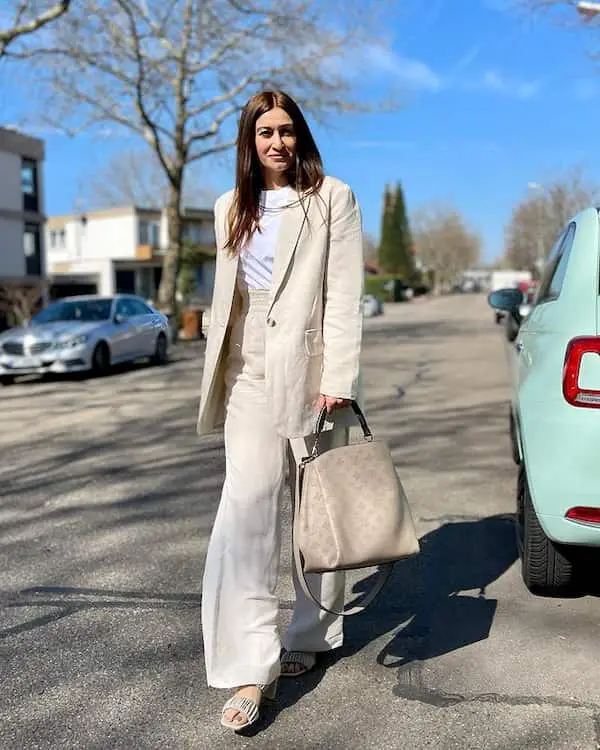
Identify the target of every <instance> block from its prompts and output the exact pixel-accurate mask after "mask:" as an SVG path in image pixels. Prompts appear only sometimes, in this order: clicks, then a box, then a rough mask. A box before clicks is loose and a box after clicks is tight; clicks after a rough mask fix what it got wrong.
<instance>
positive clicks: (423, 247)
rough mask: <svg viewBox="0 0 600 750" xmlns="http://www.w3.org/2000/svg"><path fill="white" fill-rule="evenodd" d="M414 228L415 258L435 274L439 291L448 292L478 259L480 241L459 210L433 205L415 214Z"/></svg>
mask: <svg viewBox="0 0 600 750" xmlns="http://www.w3.org/2000/svg"><path fill="white" fill-rule="evenodd" d="M411 226H412V227H413V237H414V245H415V251H416V256H417V258H418V259H419V261H420V263H421V264H422V266H423V267H425V268H426V269H429V270H431V271H433V274H434V277H435V286H436V290H437V291H449V290H450V289H451V288H452V286H453V285H454V284H455V283H456V282H457V281H458V278H459V276H460V274H461V273H462V272H463V271H466V270H467V268H470V267H472V266H473V265H475V264H476V263H477V262H478V260H479V255H480V249H481V239H480V237H479V236H478V235H477V234H476V233H475V232H474V231H473V230H471V229H470V228H469V227H468V225H467V222H466V221H465V219H464V218H463V217H462V216H461V214H460V213H459V212H458V210H457V209H456V208H454V207H453V206H449V205H443V204H433V205H430V206H426V207H424V208H421V209H419V210H418V211H416V212H415V214H414V216H413V218H412V220H411Z"/></svg>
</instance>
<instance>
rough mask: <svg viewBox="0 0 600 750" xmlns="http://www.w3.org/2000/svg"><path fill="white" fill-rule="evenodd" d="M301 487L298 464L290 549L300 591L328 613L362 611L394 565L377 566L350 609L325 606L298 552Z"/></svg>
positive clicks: (345, 613) (342, 615)
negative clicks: (369, 586)
mask: <svg viewBox="0 0 600 750" xmlns="http://www.w3.org/2000/svg"><path fill="white" fill-rule="evenodd" d="M301 489H302V470H301V468H300V466H296V482H295V487H294V498H293V500H294V502H293V520H292V549H293V554H294V565H295V567H296V575H297V577H298V581H299V583H300V587H301V588H302V591H303V592H304V593H305V594H306V596H307V597H308V598H309V599H312V601H313V602H314V603H315V604H316V605H317V606H318V607H320V608H321V609H322V610H323V611H325V612H328V613H329V614H330V615H336V616H338V617H350V616H351V615H358V614H360V613H361V612H364V611H365V609H366V608H367V607H368V606H369V605H370V604H372V603H373V601H374V600H375V598H376V597H377V595H378V594H379V592H380V591H381V589H382V588H383V587H384V586H385V584H386V583H387V580H388V578H389V577H390V575H391V573H392V569H393V567H394V563H386V564H385V565H381V566H379V570H378V571H377V578H376V579H375V583H374V584H373V588H372V589H371V590H370V591H369V592H368V593H367V594H365V596H364V598H363V600H362V601H361V602H360V603H359V604H356V605H354V606H353V607H350V609H346V610H344V611H343V612H337V611H336V610H334V609H329V608H328V607H326V606H325V605H324V604H323V602H321V601H319V599H317V597H316V596H315V595H314V594H313V592H312V591H311V590H310V587H309V585H308V581H307V580H306V573H305V572H304V565H303V563H302V553H301V552H300V548H299V546H298V543H297V541H296V540H297V534H296V524H297V523H298V519H299V517H300V513H299V511H300V491H301Z"/></svg>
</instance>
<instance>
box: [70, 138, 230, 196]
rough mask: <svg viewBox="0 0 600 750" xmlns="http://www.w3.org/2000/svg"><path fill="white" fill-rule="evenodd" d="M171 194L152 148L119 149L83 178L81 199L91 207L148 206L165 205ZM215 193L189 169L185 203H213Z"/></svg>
mask: <svg viewBox="0 0 600 750" xmlns="http://www.w3.org/2000/svg"><path fill="white" fill-rule="evenodd" d="M168 196H169V184H168V182H167V180H166V177H165V173H164V170H163V169H162V167H161V165H160V163H159V162H158V161H157V160H156V157H155V154H154V153H153V152H151V151H149V150H144V151H140V150H134V151H126V152H124V153H117V154H115V155H114V156H112V157H111V158H110V159H109V160H108V161H107V162H106V164H105V165H104V166H103V167H102V168H101V169H100V170H99V171H98V172H97V173H96V174H94V175H93V177H91V178H88V177H86V179H85V181H83V180H82V181H80V185H79V189H78V202H79V203H81V204H83V205H86V206H89V207H90V208H113V207H115V206H148V207H159V208H162V207H163V206H165V205H166V203H167V200H168ZM215 198H216V193H215V191H214V190H212V189H211V188H210V187H209V186H208V185H204V184H203V183H202V181H201V180H200V179H199V176H198V175H197V173H195V172H192V171H191V170H190V171H189V172H186V174H185V183H184V186H183V188H182V205H184V206H193V207H195V208H196V207H198V208H203V207H208V206H211V205H212V204H213V203H214V200H215Z"/></svg>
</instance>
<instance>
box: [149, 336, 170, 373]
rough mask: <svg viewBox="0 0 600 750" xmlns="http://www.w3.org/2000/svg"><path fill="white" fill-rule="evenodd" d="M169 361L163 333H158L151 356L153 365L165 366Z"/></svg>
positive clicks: (167, 346) (166, 343) (167, 347)
mask: <svg viewBox="0 0 600 750" xmlns="http://www.w3.org/2000/svg"><path fill="white" fill-rule="evenodd" d="M168 361H169V345H168V342H167V337H166V336H165V334H164V333H159V334H158V336H157V337H156V348H155V350H154V354H153V356H152V364H153V365H166V364H167V362H168Z"/></svg>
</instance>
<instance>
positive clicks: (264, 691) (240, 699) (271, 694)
mask: <svg viewBox="0 0 600 750" xmlns="http://www.w3.org/2000/svg"><path fill="white" fill-rule="evenodd" d="M256 687H257V688H258V689H259V690H260V700H259V702H258V703H257V702H256V701H255V700H253V699H252V698H248V697H247V696H245V695H234V696H233V697H232V698H230V699H229V700H228V701H227V703H226V704H225V705H224V706H223V710H222V711H221V725H222V726H224V727H226V728H227V729H233V731H234V732H238V731H239V730H240V729H247V728H248V727H250V726H252V724H255V723H256V722H257V721H258V719H259V718H260V704H261V703H262V702H263V700H271V701H273V700H275V695H276V694H277V680H275V681H274V682H272V683H271V684H270V685H257V686H256ZM232 710H233V711H237V712H238V713H237V714H236V715H235V717H234V718H233V719H226V718H225V714H226V713H227V711H232ZM240 714H242V716H245V717H246V721H245V722H244V723H243V724H240V723H239V722H238V721H236V719H237V718H238V716H239V715H240Z"/></svg>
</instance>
